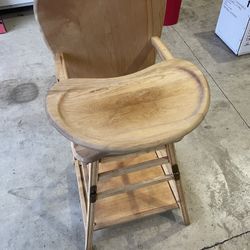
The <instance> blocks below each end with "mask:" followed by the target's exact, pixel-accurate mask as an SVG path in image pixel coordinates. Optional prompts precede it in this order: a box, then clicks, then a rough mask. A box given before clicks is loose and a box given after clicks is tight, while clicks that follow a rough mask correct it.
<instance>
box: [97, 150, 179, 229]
mask: <svg viewBox="0 0 250 250" xmlns="http://www.w3.org/2000/svg"><path fill="white" fill-rule="evenodd" d="M152 159H156V155H155V153H154V152H150V153H146V154H143V155H139V156H136V157H131V158H125V159H124V160H119V161H117V162H115V161H114V162H108V163H100V164H99V173H103V172H106V171H111V170H114V169H123V168H126V166H129V165H130V164H138V163H140V162H145V161H149V160H152ZM157 177H164V173H163V171H162V169H161V166H156V167H155V168H150V169H144V170H140V171H137V172H133V173H129V174H126V175H123V176H118V177H113V178H111V179H109V180H105V181H104V180H103V181H99V182H98V192H103V191H106V190H110V189H112V188H113V189H114V188H118V187H125V186H126V185H128V184H135V183H139V182H143V181H147V180H150V179H154V178H157ZM177 207H178V206H177V204H176V202H175V199H174V197H173V195H172V192H171V190H170V188H169V185H168V182H167V181H165V182H162V183H160V184H156V185H153V186H147V187H144V188H140V189H137V190H135V191H132V192H128V193H123V194H119V195H115V196H112V197H108V198H105V199H102V200H97V202H96V210H95V211H96V212H95V223H96V224H95V230H97V229H101V228H105V227H108V226H111V225H115V224H120V223H124V222H127V221H131V220H134V219H139V218H142V217H145V216H148V215H152V214H156V213H162V212H165V211H167V210H169V209H173V208H177Z"/></svg>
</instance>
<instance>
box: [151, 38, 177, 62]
mask: <svg viewBox="0 0 250 250" xmlns="http://www.w3.org/2000/svg"><path fill="white" fill-rule="evenodd" d="M151 43H152V45H153V46H154V48H155V49H156V50H157V52H158V54H159V56H160V57H161V59H162V60H169V59H173V58H174V57H173V56H172V54H171V52H170V51H169V50H168V49H167V47H166V46H165V45H164V43H163V42H162V41H161V39H160V38H159V37H157V36H153V37H152V38H151Z"/></svg>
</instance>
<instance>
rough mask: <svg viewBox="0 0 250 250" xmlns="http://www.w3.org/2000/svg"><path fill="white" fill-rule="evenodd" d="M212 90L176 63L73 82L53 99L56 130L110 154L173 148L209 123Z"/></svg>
mask: <svg viewBox="0 0 250 250" xmlns="http://www.w3.org/2000/svg"><path fill="white" fill-rule="evenodd" d="M208 105H209V88H208V85H207V81H206V80H205V78H204V76H203V74H202V73H201V72H200V70H198V69H197V67H195V66H194V65H193V64H191V63H190V62H187V61H184V60H178V59H172V60H169V61H165V62H162V63H159V64H156V65H153V66H151V67H149V68H147V69H144V70H142V71H139V72H137V73H134V74H131V75H127V76H123V77H117V78H109V79H69V80H64V81H61V82H60V84H59V83H58V84H55V85H54V86H53V87H52V88H51V90H50V91H49V93H48V96H47V112H48V114H49V117H50V118H51V121H52V122H53V125H54V126H55V127H56V128H57V129H58V130H59V131H60V132H61V133H62V134H63V135H64V136H65V137H67V138H68V139H69V140H71V141H74V142H75V143H77V144H80V145H82V146H86V147H88V148H93V149H95V150H99V151H102V152H106V153H126V152H132V151H139V150H143V149H146V148H153V147H157V146H159V145H163V144H167V143H171V142H173V141H176V140H178V139H179V138H180V137H183V136H184V135H186V134H187V133H189V132H190V131H192V130H193V129H194V128H195V127H197V126H198V124H199V123H200V122H201V121H202V120H203V118H204V116H205V114H206V112H207V110H208Z"/></svg>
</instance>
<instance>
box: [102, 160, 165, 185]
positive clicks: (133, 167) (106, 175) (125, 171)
mask: <svg viewBox="0 0 250 250" xmlns="http://www.w3.org/2000/svg"><path fill="white" fill-rule="evenodd" d="M167 161H168V160H167V159H166V158H161V159H153V160H150V161H146V162H140V163H137V164H134V165H130V166H128V167H126V168H120V169H113V170H110V171H107V172H105V173H100V174H99V175H98V179H99V180H100V181H101V180H107V179H110V178H111V177H117V176H120V175H124V174H129V173H132V172H136V171H139V170H142V169H147V168H152V167H155V166H157V165H162V164H163V163H166V162H167Z"/></svg>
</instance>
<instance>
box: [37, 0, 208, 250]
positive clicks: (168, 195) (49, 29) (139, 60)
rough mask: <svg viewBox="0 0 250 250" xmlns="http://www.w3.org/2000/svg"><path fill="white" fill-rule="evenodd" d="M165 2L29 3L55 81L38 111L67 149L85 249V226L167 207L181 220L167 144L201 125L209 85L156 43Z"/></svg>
mask: <svg viewBox="0 0 250 250" xmlns="http://www.w3.org/2000/svg"><path fill="white" fill-rule="evenodd" d="M165 4H166V0H38V1H37V2H36V4H35V10H36V16H37V20H38V22H39V23H40V26H41V29H42V32H43V33H44V36H45V39H46V41H47V42H48V45H49V47H50V48H51V50H52V52H53V53H54V55H55V64H56V69H57V78H58V82H57V83H55V84H54V85H53V87H51V89H50V90H49V91H48V95H47V99H46V100H47V104H46V105H47V113H48V117H49V119H50V121H51V122H52V124H53V126H55V128H56V129H57V130H58V131H59V132H60V133H61V134H62V135H64V136H65V137H66V138H68V139H69V140H70V141H71V144H72V151H73V155H74V165H75V170H76V175H77V181H78V188H79V194H80V201H81V207H82V213H83V219H84V225H85V249H91V248H92V238H93V230H97V229H102V228H104V227H107V226H110V225H115V224H119V223H124V222H127V221H130V220H134V219H138V218H142V217H144V216H148V215H152V214H156V213H162V212H164V211H166V210H169V209H173V208H177V207H179V208H180V211H181V213H182V216H183V220H184V223H185V224H186V225H188V224H189V217H188V213H187V208H186V205H185V201H184V195H183V190H182V186H181V180H180V172H179V168H178V164H177V161H176V156H175V149H174V143H175V142H177V141H180V140H181V139H182V138H183V137H184V136H185V135H186V134H188V133H189V132H191V131H192V130H193V129H194V128H196V127H197V126H198V125H199V124H200V122H201V121H202V120H203V118H204V116H205V114H206V113H207V110H208V106H209V87H208V85H207V81H206V79H205V78H204V76H203V74H202V73H201V71H200V70H199V69H198V68H197V67H196V66H194V65H193V64H192V63H190V62H187V61H185V60H181V59H175V58H173V56H172V55H171V53H170V52H169V50H168V49H167V48H166V47H165V46H164V44H163V43H162V42H161V40H160V38H159V37H160V35H161V30H162V25H163V19H164V12H165ZM156 52H157V53H158V54H159V56H160V58H161V59H162V61H161V62H160V63H157V64H155V57H156ZM62 153H63V152H62ZM58 157H59V156H58Z"/></svg>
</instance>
